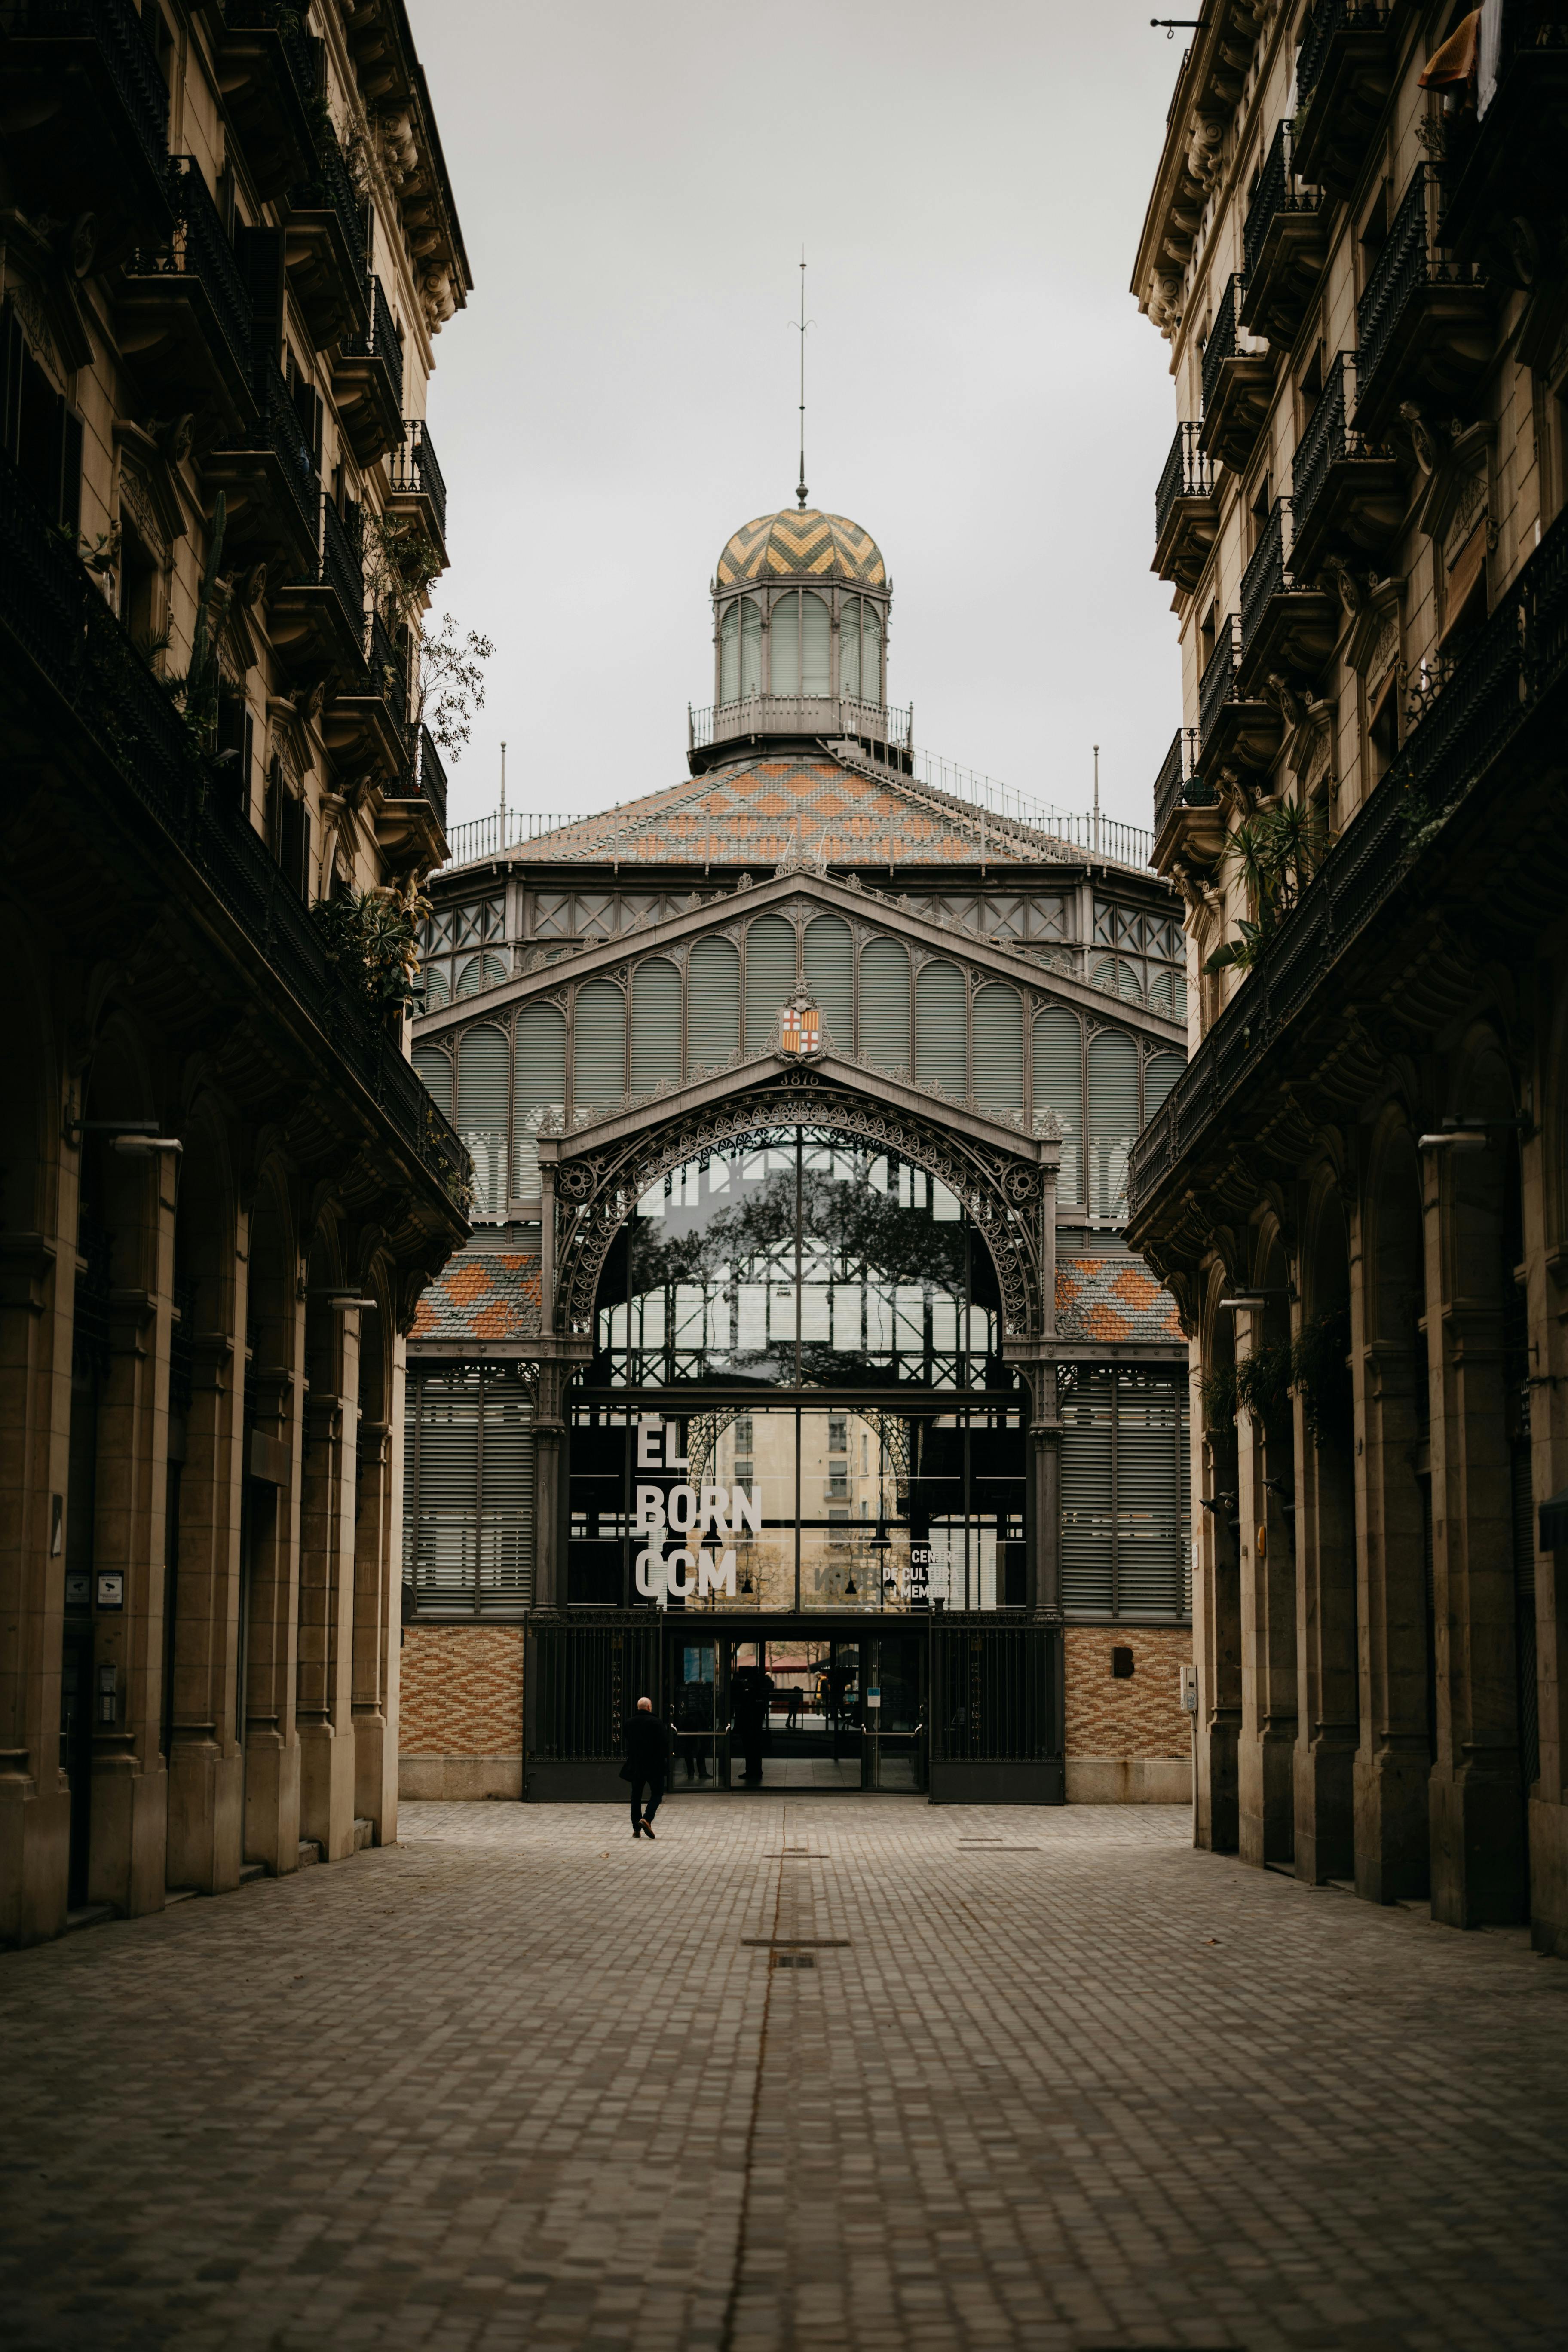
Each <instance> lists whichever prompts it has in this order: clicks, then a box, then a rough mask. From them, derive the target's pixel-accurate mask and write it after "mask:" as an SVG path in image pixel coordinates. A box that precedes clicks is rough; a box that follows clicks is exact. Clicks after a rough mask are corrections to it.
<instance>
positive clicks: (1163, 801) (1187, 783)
mask: <svg viewBox="0 0 1568 2352" xmlns="http://www.w3.org/2000/svg"><path fill="white" fill-rule="evenodd" d="M1214 804H1215V791H1214V786H1213V785H1212V784H1205V782H1204V780H1203V778H1202V776H1201V775H1200V774H1199V773H1198V730H1197V729H1196V728H1195V727H1178V728H1177V730H1176V731H1175V733H1174V734H1173V736H1172V738H1171V748H1170V750H1169V751H1167V752H1166V754H1165V756H1164V759H1163V761H1161V763H1160V772H1159V774H1158V775H1157V776H1156V777H1155V779H1154V837H1155V839H1156V840H1158V839H1159V837H1160V835H1161V834H1162V833H1163V831H1164V829H1165V826H1166V824H1168V823H1169V821H1170V819H1171V818H1172V817H1173V815H1174V814H1175V813H1176V811H1177V810H1178V809H1179V808H1213V806H1214Z"/></svg>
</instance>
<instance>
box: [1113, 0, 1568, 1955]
mask: <svg viewBox="0 0 1568 2352" xmlns="http://www.w3.org/2000/svg"><path fill="white" fill-rule="evenodd" d="M1565 113H1568V13H1565V12H1564V11H1563V9H1562V8H1561V7H1557V6H1552V5H1517V4H1516V0H1501V5H1500V4H1499V0H1488V5H1485V6H1483V7H1481V8H1479V9H1474V10H1467V9H1464V8H1461V7H1453V6H1442V7H1437V6H1417V5H1397V0H1386V4H1385V0H1372V5H1348V0H1319V4H1318V5H1311V6H1302V5H1286V6H1281V5H1244V0H1210V5H1205V8H1204V10H1203V15H1202V24H1201V26H1200V27H1199V28H1198V29H1197V31H1196V33H1195V35H1194V40H1193V45H1192V47H1191V48H1190V50H1189V51H1188V53H1187V55H1186V57H1185V58H1184V62H1183V65H1182V67H1181V70H1180V74H1179V78H1178V81H1177V87H1176V91H1175V95H1174V98H1173V104H1172V110H1171V114H1170V117H1169V121H1168V125H1167V131H1166V138H1165V144H1164V149H1163V154H1162V156H1161V159H1160V164H1159V171H1158V176H1157V179H1156V183H1155V187H1154V192H1153V195H1152V202H1151V205H1150V208H1149V213H1148V216H1147V221H1146V224H1145V227H1144V232H1143V237H1142V245H1141V247H1140V252H1139V257H1138V263H1137V268H1136V273H1135V278H1134V291H1135V293H1136V294H1137V296H1138V299H1139V300H1140V302H1141V304H1142V307H1143V308H1144V310H1146V311H1147V312H1148V315H1149V316H1150V318H1151V320H1152V321H1153V322H1154V323H1155V324H1156V325H1157V326H1158V327H1159V328H1160V330H1161V331H1162V332H1163V334H1164V335H1165V337H1166V338H1167V340H1168V341H1169V343H1170V347H1171V370H1172V375H1173V381H1174V383H1175V386H1176V393H1177V410H1178V417H1179V420H1180V421H1179V423H1178V425H1177V431H1176V436H1175V439H1174V441H1173V445H1172V448H1171V451H1170V455H1169V458H1168V460H1167V463H1166V465H1165V467H1164V471H1163V475H1162V477H1161V479H1160V482H1159V485H1158V489H1157V495H1156V501H1155V504H1156V555H1155V568H1156V570H1157V571H1158V572H1159V573H1160V575H1161V577H1162V578H1163V579H1166V580H1168V581H1169V582H1170V583H1172V586H1173V592H1174V593H1173V611H1174V613H1175V614H1176V617H1177V623H1178V626H1179V628H1180V632H1181V638H1182V648H1183V677H1184V725H1183V727H1182V729H1181V730H1180V731H1179V732H1178V734H1177V737H1176V739H1175V740H1174V742H1173V745H1172V748H1171V752H1170V755H1169V757H1168V759H1167V761H1166V762H1165V765H1164V768H1163V772H1162V774H1161V776H1160V778H1159V780H1158V782H1157V785H1156V825H1157V841H1156V861H1157V863H1158V865H1159V866H1160V867H1161V869H1162V870H1163V872H1164V873H1166V874H1167V875H1169V876H1170V877H1172V878H1173V879H1174V880H1175V881H1176V883H1177V884H1178V886H1179V887H1180V888H1181V890H1182V892H1183V895H1184V898H1185V900H1186V908H1187V912H1186V929H1187V937H1188V943H1189V967H1188V979H1189V998H1188V1003H1189V1011H1190V1026H1191V1040H1192V1048H1193V1051H1192V1059H1191V1062H1190V1064H1189V1066H1188V1068H1187V1069H1186V1070H1185V1072H1184V1074H1183V1076H1182V1077H1181V1078H1180V1079H1179V1081H1178V1082H1177V1083H1176V1085H1175V1086H1173V1087H1172V1089H1171V1091H1170V1093H1169V1095H1168V1096H1167V1097H1166V1099H1165V1101H1164V1103H1163V1106H1162V1108H1161V1109H1160V1110H1159V1112H1158V1114H1157V1115H1156V1117H1155V1118H1153V1119H1152V1122H1151V1123H1150V1124H1149V1125H1148V1127H1147V1128H1146V1129H1145V1130H1144V1133H1143V1135H1142V1138H1141V1139H1140V1141H1139V1144H1138V1146H1137V1148H1136V1150H1135V1151H1134V1154H1133V1160H1132V1172H1131V1236H1132V1239H1133V1242H1134V1244H1136V1246H1138V1247H1139V1248H1140V1249H1142V1252H1143V1253H1144V1255H1145V1256H1146V1257H1147V1259H1148V1261H1149V1263H1150V1265H1152V1267H1154V1268H1155V1269H1157V1270H1158V1272H1159V1273H1160V1275H1161V1276H1162V1277H1163V1279H1164V1280H1165V1281H1166V1282H1167V1283H1169V1285H1170V1286H1171V1288H1172V1289H1173V1292H1174V1294H1175V1296H1176V1297H1177V1299H1178V1301H1179V1303H1180V1307H1181V1312H1182V1317H1183V1320H1184V1326H1185V1328H1186V1329H1187V1331H1188V1333H1189V1337H1190V1340H1191V1347H1192V1366H1193V1374H1194V1399H1195V1407H1194V1454H1193V1493H1194V1502H1195V1504H1196V1506H1197V1508H1196V1511H1195V1514H1194V1544H1195V1561H1194V1618H1195V1647H1196V1658H1197V1670H1198V1679H1199V1698H1200V1713H1199V1738H1198V1759H1199V1778H1198V1817H1199V1823H1200V1835H1201V1838H1202V1840H1203V1842H1204V1843H1207V1844H1210V1845H1212V1846H1213V1847H1214V1848H1215V1849H1216V1850H1219V1851H1239V1852H1240V1853H1241V1854H1242V1855H1243V1857H1244V1858H1246V1859H1247V1860H1248V1861H1251V1862H1254V1863H1257V1864H1279V1865H1281V1866H1285V1867H1292V1868H1294V1870H1295V1871H1296V1873H1297V1874H1299V1875H1300V1876H1301V1877H1304V1878H1307V1879H1310V1880H1313V1881H1320V1882H1321V1881H1324V1880H1343V1881H1346V1882H1353V1884H1354V1885H1355V1887H1356V1889H1357V1891H1358V1892H1359V1893H1360V1894H1362V1895H1364V1896H1366V1897H1368V1898H1369V1899H1371V1900H1373V1901H1379V1902H1385V1903H1386V1902H1394V1901H1401V1900H1405V1901H1420V1900H1422V1899H1423V1898H1427V1897H1429V1899H1430V1902H1431V1906H1432V1910H1433V1915H1434V1916H1436V1918H1439V1919H1442V1920H1446V1921H1448V1922H1450V1923H1452V1924H1455V1925H1458V1926H1476V1925H1482V1924H1486V1923H1488V1922H1494V1921H1512V1920H1522V1919H1525V1918H1527V1917H1528V1918H1530V1919H1531V1921H1532V1922H1533V1927H1534V1933H1535V1937H1536V1941H1537V1943H1538V1944H1539V1945H1540V1947H1541V1948H1542V1949H1550V1950H1557V1951H1562V1950H1563V1949H1564V1948H1568V1813H1565V1811H1564V1805H1563V1797H1564V1791H1563V1674H1562V1665H1563V1647H1562V1644H1563V1631H1562V1628H1563V1594H1564V1590H1565V1588H1564V1583H1563V1575H1564V1570H1563V1549H1562V1545H1563V1539H1564V1537H1565V1535H1568V1524H1565V1521H1564V1517H1563V1507H1562V1503H1561V1500H1560V1499H1559V1498H1560V1497H1561V1496H1562V1494H1563V1489H1564V1487H1565V1486H1568V1421H1565V1419H1564V1412H1565V1406H1564V1402H1563V1397H1564V1381H1565V1379H1568V1356H1565V1354H1564V1333H1563V1314H1562V1307H1561V1286H1562V1272H1561V1269H1562V1265H1563V1216H1564V1204H1565V1201H1568V1193H1565V1190H1564V1186H1565V1181H1568V1130H1565V1128H1564V1097H1563V1070H1564V1037H1565V1030H1564V1023H1565V1020H1568V1001H1565V995H1564V982H1565V980H1568V971H1565V966H1564V952H1565V948H1568V940H1565V937H1564V930H1563V905H1564V898H1563V874H1562V825H1563V805H1564V803H1563V755H1562V742H1563V716H1564V710H1565V708H1568V706H1565V703H1564V683H1563V681H1564V670H1565V668H1568V519H1565V518H1564V516H1563V501H1564V460H1565V441H1564V413H1563V400H1564V396H1565V394H1568V331H1565V330H1568V278H1565V277H1564V272H1563V258H1562V257H1563V251H1564V245H1563V231H1564V226H1565V222H1564V197H1563V177H1562V172H1561V167H1560V162H1559V157H1560V154H1561V143H1560V142H1561V136H1562V131H1563V126H1564V120H1565Z"/></svg>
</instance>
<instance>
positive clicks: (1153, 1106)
mask: <svg viewBox="0 0 1568 2352" xmlns="http://www.w3.org/2000/svg"><path fill="white" fill-rule="evenodd" d="M1185 1068H1186V1064H1185V1062H1184V1060H1183V1059H1182V1056H1181V1055H1180V1054H1152V1055H1150V1057H1149V1059H1148V1061H1147V1062H1145V1063H1144V1065H1143V1124H1144V1126H1145V1127H1147V1125H1148V1124H1149V1121H1150V1120H1151V1119H1152V1118H1153V1116H1154V1113H1155V1112H1156V1111H1157V1110H1158V1109H1159V1108H1160V1106H1161V1104H1162V1103H1163V1101H1164V1099H1165V1097H1166V1096H1167V1095H1168V1094H1169V1093H1170V1091H1171V1088H1172V1087H1173V1086H1174V1085H1175V1083H1176V1080H1177V1079H1178V1078H1179V1077H1180V1076H1181V1075H1182V1072H1183V1071H1184V1069H1185Z"/></svg>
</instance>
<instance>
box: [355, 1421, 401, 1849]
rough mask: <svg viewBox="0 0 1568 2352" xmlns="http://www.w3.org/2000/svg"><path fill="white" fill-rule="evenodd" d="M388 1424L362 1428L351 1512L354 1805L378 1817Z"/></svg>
mask: <svg viewBox="0 0 1568 2352" xmlns="http://www.w3.org/2000/svg"><path fill="white" fill-rule="evenodd" d="M392 1528H393V1512H392V1432H391V1430H390V1429H389V1427H388V1426H387V1424H386V1423H384V1422H370V1421H362V1422H361V1423H360V1428H359V1499H358V1507H357V1511H356V1515H355V1520H354V1535H353V1545H354V1576H353V1588H354V1589H353V1612H354V1613H353V1736H354V1812H355V1814H356V1815H357V1816H358V1817H359V1818H360V1819H362V1820H363V1821H367V1822H373V1823H374V1831H375V1843H377V1845H383V1844H384V1843H386V1841H385V1839H384V1836H383V1834H382V1823H383V1819H384V1812H385V1806H386V1780H387V1760H388V1759H387V1752H386V1751H387V1746H388V1735H387V1721H386V1696H387V1687H386V1685H387V1664H386V1650H387V1641H388V1636H389V1633H390V1630H391V1628H392V1626H393V1625H395V1624H396V1625H398V1626H399V1629H400V1630H401V1615H400V1612H399V1610H398V1607H397V1602H398V1597H399V1591H398V1588H399V1568H400V1563H399V1562H398V1560H397V1559H395V1556H394V1553H393V1549H392Z"/></svg>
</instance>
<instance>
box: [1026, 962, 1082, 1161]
mask: <svg viewBox="0 0 1568 2352" xmlns="http://www.w3.org/2000/svg"><path fill="white" fill-rule="evenodd" d="M1035 1108H1036V1110H1037V1111H1042V1110H1054V1111H1055V1113H1056V1115H1057V1117H1058V1119H1059V1120H1060V1121H1061V1129H1062V1159H1061V1170H1060V1172H1059V1174H1058V1178H1057V1190H1058V1192H1059V1194H1060V1196H1061V1198H1062V1199H1063V1200H1064V1201H1071V1202H1082V1200H1083V1031H1082V1029H1081V1028H1080V1027H1079V1021H1078V1015H1077V1014H1076V1013H1069V1012H1068V1010H1067V1008H1066V1006H1065V1005H1051V1006H1050V1007H1049V1008H1048V1009H1047V1011H1046V1012H1044V1013H1040V1014H1039V1015H1038V1017H1037V1020H1036V1022H1035Z"/></svg>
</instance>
